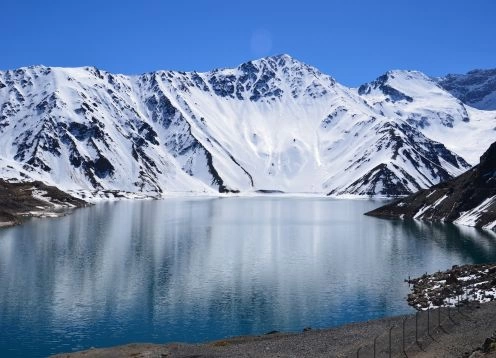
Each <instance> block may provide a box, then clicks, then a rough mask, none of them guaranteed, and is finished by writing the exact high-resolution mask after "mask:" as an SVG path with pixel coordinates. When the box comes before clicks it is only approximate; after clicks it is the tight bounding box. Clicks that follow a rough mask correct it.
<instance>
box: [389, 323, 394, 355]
mask: <svg viewBox="0 0 496 358" xmlns="http://www.w3.org/2000/svg"><path fill="white" fill-rule="evenodd" d="M393 328H394V325H393V326H391V328H389V358H391V357H392V356H393V352H392V349H391V332H392V330H393Z"/></svg>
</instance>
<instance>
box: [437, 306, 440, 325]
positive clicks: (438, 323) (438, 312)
mask: <svg viewBox="0 0 496 358" xmlns="http://www.w3.org/2000/svg"><path fill="white" fill-rule="evenodd" d="M437 326H438V327H441V306H439V307H438V309H437Z"/></svg>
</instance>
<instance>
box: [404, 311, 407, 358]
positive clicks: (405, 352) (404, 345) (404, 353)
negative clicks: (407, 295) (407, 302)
mask: <svg viewBox="0 0 496 358" xmlns="http://www.w3.org/2000/svg"><path fill="white" fill-rule="evenodd" d="M407 319H408V317H405V318H404V319H403V354H404V355H406V350H405V323H406V320H407Z"/></svg>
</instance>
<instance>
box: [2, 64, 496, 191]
mask: <svg viewBox="0 0 496 358" xmlns="http://www.w3.org/2000/svg"><path fill="white" fill-rule="evenodd" d="M405 73H406V72H405ZM393 76H394V77H401V76H399V75H398V76H396V75H394V74H388V75H387V76H386V77H384V76H382V77H380V78H379V79H378V80H376V81H375V82H373V83H371V84H368V85H365V86H362V87H364V88H362V87H361V88H360V89H359V90H358V91H357V90H354V89H350V88H347V87H345V86H342V85H340V84H339V83H337V82H336V81H335V80H334V79H333V78H332V77H330V76H327V75H325V74H323V73H321V72H320V71H319V70H317V69H315V68H313V67H311V66H308V65H306V64H303V63H301V62H299V61H297V60H295V59H293V58H291V57H290V56H288V55H280V56H274V57H268V58H263V59H260V60H256V61H250V62H247V63H244V64H242V65H240V66H238V67H237V68H235V69H219V70H214V71H211V72H205V73H197V72H187V73H186V72H176V71H158V72H153V73H147V74H144V75H141V76H124V75H114V74H111V73H107V72H104V71H100V70H98V69H96V68H92V67H85V68H50V67H43V66H35V67H29V68H22V69H18V70H14V71H6V72H0V136H1V138H2V141H1V144H0V164H1V165H0V177H3V178H6V179H9V178H21V179H29V180H42V181H44V182H47V183H51V184H55V185H57V186H59V187H60V188H63V189H65V190H70V191H72V192H74V193H77V192H82V191H84V192H87V193H88V192H89V193H90V195H98V194H97V193H98V192H109V191H110V192H114V191H127V192H139V193H145V194H146V195H154V196H160V195H163V194H164V193H168V192H175V191H177V192H185V191H193V192H207V193H215V192H230V191H242V192H252V191H257V190H278V191H284V192H314V193H325V194H331V195H347V194H353V195H384V196H391V195H405V194H408V193H411V192H414V191H416V190H418V189H419V188H425V187H428V186H430V185H433V184H436V183H439V182H440V181H443V180H446V179H449V178H451V177H453V176H456V175H459V174H461V173H462V172H464V171H465V170H467V169H468V168H469V167H470V165H469V164H468V163H467V162H466V161H465V160H464V159H463V156H464V155H465V154H468V156H469V157H470V158H472V157H473V156H475V155H480V154H481V149H480V148H481V145H484V143H485V142H487V141H488V138H489V137H491V136H492V135H493V133H494V131H493V128H494V127H496V119H495V117H496V116H493V112H490V111H476V110H472V109H471V108H467V107H466V106H464V105H463V104H462V103H461V102H460V101H459V100H457V99H455V98H454V97H453V96H451V95H450V94H449V93H448V92H446V91H444V90H442V89H441V88H440V87H439V86H438V85H437V84H436V83H435V82H433V81H432V80H430V79H428V78H427V77H426V76H424V75H421V74H419V73H416V74H415V76H414V77H415V80H414V81H410V82H408V83H407V82H405V81H396V82H394V81H393V78H392V77H393ZM383 77H384V78H383ZM401 86H403V87H404V88H403V87H401ZM432 88H435V89H436V91H438V92H439V96H437V97H436V98H434V99H432V96H430V95H429V93H430V92H432ZM401 91H403V92H404V93H405V94H406V95H405V96H403V97H402V96H401V95H399V97H398V92H401ZM429 98H431V100H429ZM410 99H411V100H410ZM398 113H401V114H398ZM424 117H425V118H424ZM450 118H451V119H450ZM426 122H429V125H427V124H425V123H426ZM446 123H454V125H453V126H452V127H451V128H453V129H454V132H455V129H456V131H464V132H465V136H466V137H469V138H471V139H470V140H468V141H466V144H465V147H466V148H465V147H463V146H462V147H461V150H459V149H460V146H457V145H454V144H456V142H457V141H456V140H453V139H452V138H453V137H454V136H456V133H459V132H456V133H448V132H446V131H444V128H445V127H441V126H445V124H446ZM467 123H469V124H470V125H467ZM439 128H441V129H442V130H439ZM433 129H435V130H433ZM445 132H446V133H448V134H446V133H445ZM439 133H441V134H442V135H441V134H439ZM475 142H477V145H474V143H475ZM445 145H446V146H445ZM467 148H469V149H467ZM465 149H466V150H465ZM469 162H470V160H469Z"/></svg>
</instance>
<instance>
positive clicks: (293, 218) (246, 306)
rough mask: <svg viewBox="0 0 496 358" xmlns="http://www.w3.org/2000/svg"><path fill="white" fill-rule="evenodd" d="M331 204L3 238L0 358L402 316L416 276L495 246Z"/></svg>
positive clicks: (480, 234) (129, 216) (111, 220)
mask: <svg viewBox="0 0 496 358" xmlns="http://www.w3.org/2000/svg"><path fill="white" fill-rule="evenodd" d="M382 203H383V202H380V201H349V200H332V199H328V198H283V197H256V198H202V199H194V198H173V199H167V200H161V201H123V202H117V203H107V204H99V205H96V206H94V207H90V208H85V209H79V210H77V211H75V212H74V213H73V214H72V215H69V216H66V217H62V218H57V219H31V220H29V221H28V222H27V223H25V224H24V225H22V226H19V227H14V228H8V229H2V230H0V333H1V334H0V355H1V356H2V357H3V356H6V357H10V356H12V357H16V356H18V357H26V356H30V357H36V356H47V355H49V354H53V353H59V352H70V351H73V350H81V349H87V348H90V347H104V346H112V345H118V344H124V343H129V342H157V343H164V342H172V341H185V342H201V341H207V340H213V339H218V338H223V337H228V336H234V335H244V334H262V333H266V332H268V331H272V330H279V331H300V330H302V329H303V328H305V327H308V326H311V327H314V328H320V327H330V326H336V325H340V324H343V323H347V322H353V321H362V320H367V319H371V318H377V317H384V316H389V315H396V314H402V313H406V312H411V311H412V310H411V309H410V308H409V307H408V306H407V305H406V301H405V299H404V298H405V296H406V294H407V293H408V285H407V284H406V283H404V282H403V280H404V279H405V278H407V277H408V275H411V276H416V275H420V274H422V273H425V272H431V271H436V270H439V269H446V268H449V267H451V266H452V265H454V264H461V263H476V262H487V261H496V239H495V237H494V235H492V234H490V233H488V232H484V231H480V230H476V229H471V228H463V227H457V226H454V225H442V224H425V223H419V222H415V221H408V222H402V221H392V220H391V221H390V220H382V219H377V218H371V217H367V216H364V215H363V213H364V212H366V211H368V210H371V209H373V208H375V207H377V206H379V205H381V204H382Z"/></svg>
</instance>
